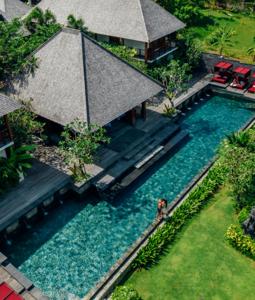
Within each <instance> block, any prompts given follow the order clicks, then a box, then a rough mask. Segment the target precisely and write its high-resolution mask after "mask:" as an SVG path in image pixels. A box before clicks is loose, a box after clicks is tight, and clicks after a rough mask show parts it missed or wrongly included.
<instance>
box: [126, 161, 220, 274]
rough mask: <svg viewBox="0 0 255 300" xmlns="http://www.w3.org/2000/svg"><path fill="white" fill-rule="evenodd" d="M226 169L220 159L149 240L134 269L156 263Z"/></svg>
mask: <svg viewBox="0 0 255 300" xmlns="http://www.w3.org/2000/svg"><path fill="white" fill-rule="evenodd" d="M224 175H225V169H224V168H223V167H222V166H221V164H220V162H219V161H218V162H217V163H216V164H215V165H214V166H213V167H212V168H211V169H210V170H209V172H208V174H207V176H206V177H205V178H204V179H203V181H202V182H201V183H200V184H199V185H198V186H197V187H196V188H195V189H194V190H193V191H192V192H191V193H190V194H189V196H188V197H187V199H186V200H185V201H184V202H183V204H181V206H179V207H178V208H177V209H176V210H175V211H174V213H173V215H172V216H171V217H170V219H169V220H168V221H166V223H165V224H164V225H163V226H162V227H160V228H159V229H158V230H157V231H156V232H155V233H154V234H153V235H152V236H151V237H150V238H149V240H148V243H147V244H146V246H144V247H143V248H142V249H141V250H140V251H139V252H138V255H137V257H136V259H135V260H134V262H133V263H132V268H133V269H141V268H149V267H151V266H152V265H154V264H156V263H157V262H158V261H159V259H160V256H161V255H162V254H163V252H164V251H165V249H166V247H167V246H168V245H170V244H171V243H172V242H173V241H174V239H175V238H176V235H177V233H178V232H179V231H180V230H181V229H182V227H183V226H184V225H185V224H186V223H187V221H188V220H190V219H191V218H192V217H193V216H195V215H196V214H197V213H198V212H200V211H201V209H202V208H203V207H204V206H205V204H206V203H207V202H208V200H209V199H210V198H211V196H212V195H213V193H214V192H215V191H216V190H217V189H218V187H219V186H220V185H221V184H222V183H223V182H224V177H225V176H224Z"/></svg>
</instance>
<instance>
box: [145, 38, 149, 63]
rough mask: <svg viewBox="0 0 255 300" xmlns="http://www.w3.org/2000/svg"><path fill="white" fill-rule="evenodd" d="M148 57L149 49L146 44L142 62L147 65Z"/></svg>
mask: <svg viewBox="0 0 255 300" xmlns="http://www.w3.org/2000/svg"><path fill="white" fill-rule="evenodd" d="M148 55H149V47H148V43H145V49H144V61H145V62H146V63H147V62H148V59H149V57H148Z"/></svg>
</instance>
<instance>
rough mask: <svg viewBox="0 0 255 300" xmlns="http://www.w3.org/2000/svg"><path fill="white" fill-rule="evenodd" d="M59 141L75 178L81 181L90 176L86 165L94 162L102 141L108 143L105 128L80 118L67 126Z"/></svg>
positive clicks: (61, 151)
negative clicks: (89, 123)
mask: <svg viewBox="0 0 255 300" xmlns="http://www.w3.org/2000/svg"><path fill="white" fill-rule="evenodd" d="M61 137H62V140H61V141H60V143H59V149H60V153H61V155H62V156H63V157H64V159H65V161H66V163H67V164H68V166H69V169H70V171H71V172H72V175H73V177H74V180H75V181H77V182H80V181H82V180H84V179H87V178H88V177H89V174H88V173H87V171H86V168H85V165H86V164H91V163H93V159H94V155H95V153H96V150H97V149H98V147H99V146H100V143H108V142H109V138H108V137H107V136H106V131H105V129H104V128H102V127H100V126H97V125H88V124H87V123H85V122H82V121H80V120H75V121H74V122H72V123H70V124H68V125H66V126H65V128H64V131H63V132H62V134H61Z"/></svg>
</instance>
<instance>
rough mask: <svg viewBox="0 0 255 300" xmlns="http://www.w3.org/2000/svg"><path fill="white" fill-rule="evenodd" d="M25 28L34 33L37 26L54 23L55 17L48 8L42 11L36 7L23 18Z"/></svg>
mask: <svg viewBox="0 0 255 300" xmlns="http://www.w3.org/2000/svg"><path fill="white" fill-rule="evenodd" d="M24 23H25V26H26V28H27V29H28V30H29V31H30V32H32V33H34V32H36V30H37V28H38V26H43V25H46V26H49V25H51V24H54V23H56V18H55V16H54V15H53V13H52V12H51V11H49V10H48V9H47V10H46V11H45V12H43V10H42V9H40V8H39V7H36V8H34V9H33V10H32V12H31V13H30V14H29V15H28V17H26V18H25V20H24Z"/></svg>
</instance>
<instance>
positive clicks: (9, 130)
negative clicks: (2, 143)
mask: <svg viewBox="0 0 255 300" xmlns="http://www.w3.org/2000/svg"><path fill="white" fill-rule="evenodd" d="M4 123H5V125H6V128H7V130H8V133H9V137H10V139H11V140H13V134H12V130H11V127H10V125H9V122H8V118H7V116H4Z"/></svg>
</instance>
